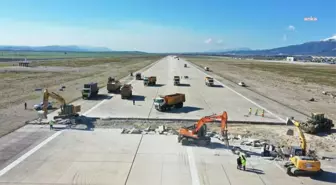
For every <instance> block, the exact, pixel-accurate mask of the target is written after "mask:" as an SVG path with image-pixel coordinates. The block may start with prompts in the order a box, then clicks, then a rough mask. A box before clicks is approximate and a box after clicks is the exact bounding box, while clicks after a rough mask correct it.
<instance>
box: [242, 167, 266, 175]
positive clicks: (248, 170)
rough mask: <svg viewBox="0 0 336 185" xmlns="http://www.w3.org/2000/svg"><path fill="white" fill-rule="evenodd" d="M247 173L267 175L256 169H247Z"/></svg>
mask: <svg viewBox="0 0 336 185" xmlns="http://www.w3.org/2000/svg"><path fill="white" fill-rule="evenodd" d="M245 172H251V173H256V174H265V173H264V171H262V170H259V169H255V168H246V169H245Z"/></svg>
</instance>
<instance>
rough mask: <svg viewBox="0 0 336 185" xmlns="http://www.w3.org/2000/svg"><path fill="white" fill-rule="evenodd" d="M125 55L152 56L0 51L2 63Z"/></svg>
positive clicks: (118, 53)
mask: <svg viewBox="0 0 336 185" xmlns="http://www.w3.org/2000/svg"><path fill="white" fill-rule="evenodd" d="M125 55H137V56H139V55H150V54H146V53H136V52H35V51H0V61H1V60H2V61H4V60H6V61H10V60H12V59H13V60H24V59H25V58H27V60H36V59H63V58H100V57H116V56H125Z"/></svg>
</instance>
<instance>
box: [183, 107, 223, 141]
mask: <svg viewBox="0 0 336 185" xmlns="http://www.w3.org/2000/svg"><path fill="white" fill-rule="evenodd" d="M227 119H228V116H227V113H226V112H223V113H222V114H218V115H210V116H205V117H203V118H201V119H200V120H199V121H197V123H196V124H194V125H192V126H190V127H182V128H180V130H179V136H178V142H181V143H182V145H186V144H189V143H197V144H201V145H204V144H205V145H208V144H210V137H208V136H206V132H207V129H206V124H207V123H209V122H212V121H214V120H220V121H221V135H222V137H223V139H224V140H225V141H226V142H227V145H228V140H227Z"/></svg>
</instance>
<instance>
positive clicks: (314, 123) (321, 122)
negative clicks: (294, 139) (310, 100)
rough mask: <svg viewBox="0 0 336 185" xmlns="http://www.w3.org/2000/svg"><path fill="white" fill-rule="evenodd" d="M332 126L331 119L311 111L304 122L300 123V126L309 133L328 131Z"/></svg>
mask: <svg viewBox="0 0 336 185" xmlns="http://www.w3.org/2000/svg"><path fill="white" fill-rule="evenodd" d="M332 127H334V124H333V121H332V120H331V119H328V118H326V117H325V116H324V114H323V113H312V114H311V117H310V118H309V119H308V121H306V122H302V123H300V128H301V129H302V130H303V131H304V132H306V133H309V134H317V133H319V132H329V131H330V130H331V128H332Z"/></svg>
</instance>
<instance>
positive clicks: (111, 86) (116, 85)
mask: <svg viewBox="0 0 336 185" xmlns="http://www.w3.org/2000/svg"><path fill="white" fill-rule="evenodd" d="M120 87H121V83H120V81H119V80H115V78H112V77H109V78H108V80H107V85H106V89H107V92H108V93H117V92H119V91H120Z"/></svg>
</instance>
